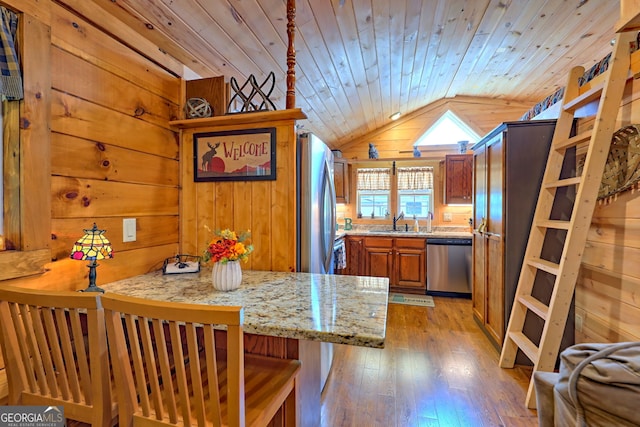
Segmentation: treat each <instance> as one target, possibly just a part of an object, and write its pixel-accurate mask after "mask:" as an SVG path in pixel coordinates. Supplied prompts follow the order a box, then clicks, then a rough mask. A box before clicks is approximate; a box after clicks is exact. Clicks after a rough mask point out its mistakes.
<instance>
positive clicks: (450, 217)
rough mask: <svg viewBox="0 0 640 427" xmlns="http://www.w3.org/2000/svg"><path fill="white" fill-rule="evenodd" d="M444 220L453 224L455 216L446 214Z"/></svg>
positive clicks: (449, 213)
mask: <svg viewBox="0 0 640 427" xmlns="http://www.w3.org/2000/svg"><path fill="white" fill-rule="evenodd" d="M443 220H444V222H451V221H453V214H452V213H451V212H445V213H444V214H443Z"/></svg>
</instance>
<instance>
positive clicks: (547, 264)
mask: <svg viewBox="0 0 640 427" xmlns="http://www.w3.org/2000/svg"><path fill="white" fill-rule="evenodd" d="M527 264H529V265H530V266H531V267H535V268H537V269H538V270H542V271H546V272H547V273H550V274H553V275H555V276H557V275H558V269H559V268H560V266H559V265H558V264H556V263H555V262H551V261H547V260H546V259H541V258H532V259H528V260H527Z"/></svg>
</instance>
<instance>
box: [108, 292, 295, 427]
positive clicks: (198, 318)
mask: <svg viewBox="0 0 640 427" xmlns="http://www.w3.org/2000/svg"><path fill="white" fill-rule="evenodd" d="M102 303H103V306H104V309H105V319H106V323H107V336H108V338H109V351H110V353H111V359H112V365H113V371H114V379H115V382H116V390H117V394H118V403H119V405H120V427H129V426H138V425H145V426H147V425H153V426H160V425H170V426H177V425H179V426H192V425H197V426H220V425H225V426H232V427H238V426H245V425H247V426H266V425H267V424H269V422H270V421H271V419H272V418H273V417H274V415H275V414H276V413H277V412H278V410H279V409H280V408H281V407H283V416H284V421H285V425H286V426H295V425H296V418H297V414H296V390H297V386H296V381H297V375H298V372H299V369H300V362H299V361H297V360H286V359H276V358H271V357H265V356H256V355H250V354H245V353H244V344H243V330H242V323H243V309H242V307H223V306H207V305H201V304H184V303H172V302H160V301H152V300H147V299H142V298H135V297H128V296H122V295H117V294H110V293H106V294H104V295H103V296H102ZM216 325H217V326H216ZM214 326H216V327H220V326H222V327H224V328H226V340H223V339H219V341H221V342H219V343H218V345H216V334H215V333H214ZM218 334H220V331H218ZM225 341H226V342H225Z"/></svg>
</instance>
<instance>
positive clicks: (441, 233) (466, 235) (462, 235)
mask: <svg viewBox="0 0 640 427" xmlns="http://www.w3.org/2000/svg"><path fill="white" fill-rule="evenodd" d="M337 234H338V235H341V236H344V235H347V236H385V237H424V238H427V239H429V238H443V237H445V238H446V237H448V238H459V239H470V238H471V236H472V235H473V234H472V233H471V232H469V231H449V230H434V231H432V232H431V233H427V232H426V231H417V232H416V231H391V230H349V231H346V232H339V233H337Z"/></svg>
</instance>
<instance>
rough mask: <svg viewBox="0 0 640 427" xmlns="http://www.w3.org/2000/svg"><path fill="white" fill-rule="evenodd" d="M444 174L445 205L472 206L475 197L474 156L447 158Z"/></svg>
mask: <svg viewBox="0 0 640 427" xmlns="http://www.w3.org/2000/svg"><path fill="white" fill-rule="evenodd" d="M444 173H445V178H444V192H443V194H444V203H445V204H458V205H462V204H465V205H470V204H471V201H472V197H473V185H472V175H473V154H449V155H447V156H445V160H444Z"/></svg>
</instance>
